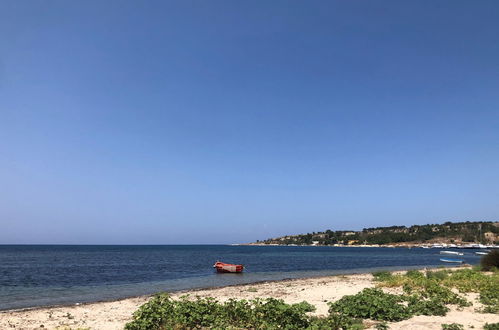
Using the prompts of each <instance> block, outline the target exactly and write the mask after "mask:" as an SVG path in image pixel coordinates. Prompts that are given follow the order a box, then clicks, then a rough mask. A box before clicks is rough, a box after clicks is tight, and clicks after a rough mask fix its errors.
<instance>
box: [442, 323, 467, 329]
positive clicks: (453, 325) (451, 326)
mask: <svg viewBox="0 0 499 330" xmlns="http://www.w3.org/2000/svg"><path fill="white" fill-rule="evenodd" d="M442 330H464V326H463V325H462V324H459V323H450V324H442Z"/></svg>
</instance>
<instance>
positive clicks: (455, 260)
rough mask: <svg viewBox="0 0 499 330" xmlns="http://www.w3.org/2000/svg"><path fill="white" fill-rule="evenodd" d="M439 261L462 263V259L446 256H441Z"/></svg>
mask: <svg viewBox="0 0 499 330" xmlns="http://www.w3.org/2000/svg"><path fill="white" fill-rule="evenodd" d="M440 261H442V262H450V263H455V264H462V263H463V261H462V260H460V259H448V258H441V259H440Z"/></svg>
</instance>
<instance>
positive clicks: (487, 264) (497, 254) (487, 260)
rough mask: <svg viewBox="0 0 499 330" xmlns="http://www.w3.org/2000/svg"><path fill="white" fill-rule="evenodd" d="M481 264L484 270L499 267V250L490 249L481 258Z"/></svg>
mask: <svg viewBox="0 0 499 330" xmlns="http://www.w3.org/2000/svg"><path fill="white" fill-rule="evenodd" d="M480 266H481V267H482V270H483V271H490V270H493V269H497V268H499V250H493V251H490V252H489V253H488V254H486V255H484V256H483V257H482V259H480Z"/></svg>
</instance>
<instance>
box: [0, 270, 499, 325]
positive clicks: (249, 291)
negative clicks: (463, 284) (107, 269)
mask: <svg viewBox="0 0 499 330" xmlns="http://www.w3.org/2000/svg"><path fill="white" fill-rule="evenodd" d="M374 286H375V282H373V281H372V275H371V274H357V275H346V276H328V277H319V278H308V279H296V280H285V281H277V282H266V283H257V284H248V285H239V286H230V287H223V288H214V289H204V290H196V291H188V292H181V293H180V292H179V293H174V294H172V296H173V297H179V296H181V295H184V294H190V295H192V296H200V297H214V298H216V299H218V300H220V301H224V300H227V299H229V298H236V299H252V298H256V297H262V298H264V297H274V298H279V299H283V300H284V301H286V302H288V303H296V302H301V301H308V302H309V303H311V304H313V305H314V306H315V307H316V308H317V310H316V311H315V314H316V315H326V314H327V311H328V306H327V302H330V301H336V300H338V299H340V298H341V297H343V296H344V295H351V294H356V293H358V292H360V291H361V290H363V289H364V288H370V287H374ZM383 290H385V291H387V292H392V293H396V292H399V291H397V290H399V289H386V288H384V289H383ZM477 296H478V295H477V294H473V293H470V294H466V295H465V297H466V298H467V299H468V300H469V301H471V302H473V306H470V307H465V308H464V309H462V310H458V309H457V307H456V306H450V311H449V312H448V313H447V315H446V316H416V317H413V318H411V319H408V320H405V321H401V322H397V323H389V326H390V329H441V324H445V323H453V322H457V323H461V324H463V325H464V326H465V327H466V328H474V329H481V328H482V327H483V325H484V324H485V323H496V322H499V315H496V314H484V313H478V312H476V311H475V310H476V309H477V308H480V307H481V305H480V303H479V302H478V300H477ZM148 299H149V297H148V296H147V297H146V296H144V297H136V298H128V299H122V300H117V301H112V302H98V303H90V304H81V305H73V306H61V307H49V308H38V309H31V310H22V311H6V312H1V313H0V329H82V328H83V329H105V330H111V329H123V327H124V325H125V324H126V323H127V322H129V321H130V320H131V318H132V314H133V312H134V311H135V310H137V308H138V307H139V306H140V305H142V304H143V303H145V302H146V301H147V300H148ZM373 325H374V322H373Z"/></svg>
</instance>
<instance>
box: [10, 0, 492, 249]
mask: <svg viewBox="0 0 499 330" xmlns="http://www.w3.org/2000/svg"><path fill="white" fill-rule="evenodd" d="M498 219H499V1H496V0H491V1H457V0H449V1H433V0H431V1H399V0H394V1H368V0H366V1H329V0H328V1H301V0H300V1H290V0H286V1H267V0H264V1H232V0H230V1H186V0H181V1H180V0H179V1H124V0H119V1H102V0H99V1H88V0H85V1H76V0H74V1H66V0H60V1H57V0H52V1H17V0H5V1H1V2H0V243H75V244H78V243H105V244H114V243H122V244H140V243H150V244H175V243H233V242H246V241H254V240H257V239H266V238H269V237H273V236H278V235H284V234H297V233H306V232H312V231H320V230H325V229H332V230H340V229H362V228H363V227H372V226H385V225H386V226H389V225H411V224H423V223H437V222H444V221H454V220H463V221H467V220H470V221H474V220H498Z"/></svg>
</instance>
